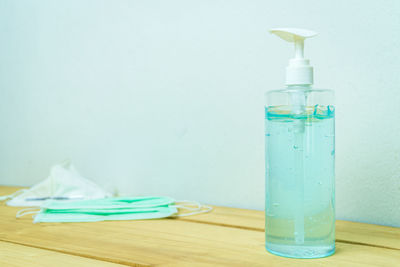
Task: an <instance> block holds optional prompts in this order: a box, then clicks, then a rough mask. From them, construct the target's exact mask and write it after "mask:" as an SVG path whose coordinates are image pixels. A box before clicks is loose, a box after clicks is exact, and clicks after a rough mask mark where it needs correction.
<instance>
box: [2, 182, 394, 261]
mask: <svg viewBox="0 0 400 267" xmlns="http://www.w3.org/2000/svg"><path fill="white" fill-rule="evenodd" d="M0 189H1V188H0ZM14 190H15V188H14ZM5 191H7V189H6V190H5ZM5 191H3V192H4V193H5ZM8 192H13V190H8ZM0 194H2V191H0ZM3 205H4V204H3ZM18 209H19V208H15V207H8V206H2V207H0V216H1V218H2V220H1V221H0V229H1V230H0V240H5V241H11V242H16V243H20V244H26V245H29V246H34V247H40V248H46V249H49V250H54V251H59V252H64V253H68V254H73V255H80V256H85V257H90V258H94V259H100V260H104V261H109V262H116V263H123V264H127V265H132V266H146V265H160V266H164V265H165V266H196V265H201V266H215V265H226V266H228V265H229V266H232V265H233V266H265V264H271V265H289V266H290V265H294V264H299V263H303V264H306V265H311V266H312V265H318V266H320V265H326V266H331V265H332V266H338V265H340V266H341V265H348V264H349V263H351V265H352V266H354V265H367V266H368V265H380V266H394V265H395V264H397V263H398V262H400V251H399V250H397V249H396V247H397V243H394V242H395V241H394V240H393V236H392V235H393V233H391V232H390V231H387V229H386V228H385V227H384V230H383V231H381V230H379V231H375V232H372V233H374V234H373V235H376V237H375V239H374V240H378V241H380V242H381V243H383V244H389V245H392V244H393V243H394V245H395V246H394V248H395V249H385V248H380V247H374V246H375V244H374V243H373V242H372V241H374V240H372V241H370V243H371V244H372V247H371V246H364V245H358V240H360V238H365V237H363V236H362V235H369V234H370V232H369V231H370V228H369V227H373V228H374V226H373V225H371V226H368V225H365V228H363V229H361V232H364V234H357V229H358V228H356V229H354V232H352V231H350V232H349V233H348V234H347V235H346V234H344V235H345V236H348V240H350V241H349V242H345V243H341V242H338V243H337V253H336V254H335V255H334V256H332V257H328V258H324V259H314V260H297V259H285V258H281V257H277V256H274V255H271V254H269V253H267V252H265V249H264V233H263V229H262V226H261V227H260V222H263V220H264V219H263V215H262V212H257V211H250V210H240V209H232V208H222V207H216V210H215V211H214V212H213V213H210V214H204V215H198V216H193V217H189V218H185V219H164V220H151V221H121V222H98V223H51V224H50V223H49V224H32V219H31V218H29V217H24V218H20V219H16V218H15V213H16V211H17V210H18ZM247 217H249V219H246V218H247ZM194 218H196V219H194ZM228 218H229V219H228ZM343 223H344V224H346V222H343ZM224 225H226V226H229V227H226V226H224ZM362 226H364V225H362ZM251 227H252V228H254V229H247V228H251ZM389 228H390V229H391V227H389ZM345 229H349V228H345ZM378 229H380V227H378ZM395 229H396V228H395ZM340 231H342V229H340V228H339V229H338V232H340ZM381 235H382V236H381ZM394 235H395V236H396V235H397V232H395V233H394ZM379 238H380V239H381V240H379ZM387 239H389V241H387ZM396 241H397V240H396ZM353 243H354V244H353ZM378 246H379V244H378ZM388 247H389V246H388Z"/></svg>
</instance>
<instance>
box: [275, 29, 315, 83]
mask: <svg viewBox="0 0 400 267" xmlns="http://www.w3.org/2000/svg"><path fill="white" fill-rule="evenodd" d="M270 32H271V33H272V34H275V35H277V36H278V37H280V38H282V39H283V40H285V41H287V42H290V43H294V58H292V59H291V60H290V61H289V66H288V67H287V69H286V84H287V85H311V84H313V82H314V80H313V68H312V67H311V66H310V61H309V60H308V59H305V58H304V40H305V39H307V38H311V37H314V36H315V35H317V33H316V32H313V31H310V30H305V29H296V28H277V29H271V30H270Z"/></svg>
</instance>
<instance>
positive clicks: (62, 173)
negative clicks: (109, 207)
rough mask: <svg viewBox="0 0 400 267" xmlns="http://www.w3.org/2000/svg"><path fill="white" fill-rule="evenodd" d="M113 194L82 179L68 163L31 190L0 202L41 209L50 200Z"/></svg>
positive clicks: (55, 168) (1, 197) (56, 166)
mask: <svg viewBox="0 0 400 267" xmlns="http://www.w3.org/2000/svg"><path fill="white" fill-rule="evenodd" d="M110 196H111V194H110V193H109V192H107V191H105V190H104V189H102V188H101V187H100V186H98V185H96V184H95V183H93V182H92V181H90V180H88V179H86V178H84V177H82V176H81V175H80V174H79V172H78V171H77V170H76V169H75V167H74V166H73V165H72V164H71V163H70V162H68V161H66V162H64V163H62V164H58V165H55V166H53V167H52V168H51V170H50V175H49V177H48V178H47V179H45V180H44V181H42V182H40V183H38V184H37V185H34V186H32V187H31V188H29V189H22V190H19V191H17V192H15V193H14V194H11V195H8V196H0V200H6V199H11V200H9V201H8V202H7V205H9V206H17V207H24V206H28V207H32V206H33V207H40V206H41V205H42V204H43V203H45V201H46V200H48V199H60V200H61V199H63V200H68V199H71V200H72V199H75V200H76V199H97V198H105V197H110Z"/></svg>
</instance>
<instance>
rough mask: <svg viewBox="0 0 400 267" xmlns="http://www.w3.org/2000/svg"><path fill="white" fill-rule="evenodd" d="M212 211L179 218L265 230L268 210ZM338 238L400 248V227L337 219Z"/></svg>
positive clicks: (4, 190)
mask: <svg viewBox="0 0 400 267" xmlns="http://www.w3.org/2000/svg"><path fill="white" fill-rule="evenodd" d="M19 189H21V187H6V186H0V195H5V194H11V193H13V192H15V191H17V190H19ZM213 207H214V210H213V211H212V212H211V213H208V214H200V215H195V216H190V217H182V218H180V219H179V220H184V221H192V222H201V223H207V224H215V225H221V226H228V227H236V228H241V229H248V230H255V231H261V232H263V231H264V212H263V211H257V210H249V209H237V208H228V207H220V206H213ZM336 241H337V242H342V243H355V244H364V245H369V246H376V247H383V248H385V247H388V248H396V249H400V228H396V227H388V226H381V225H374V224H365V223H357V222H349V221H342V220H337V221H336Z"/></svg>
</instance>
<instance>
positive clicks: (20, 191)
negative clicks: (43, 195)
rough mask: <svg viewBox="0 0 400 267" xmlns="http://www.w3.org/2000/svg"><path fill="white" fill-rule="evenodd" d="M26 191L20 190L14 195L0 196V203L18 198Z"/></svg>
mask: <svg viewBox="0 0 400 267" xmlns="http://www.w3.org/2000/svg"><path fill="white" fill-rule="evenodd" d="M26 191H28V189H20V190H18V191H16V192H14V193H12V194H11V195H4V196H0V201H3V200H6V199H9V198H14V197H16V196H18V195H19V194H22V193H24V192H26Z"/></svg>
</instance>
